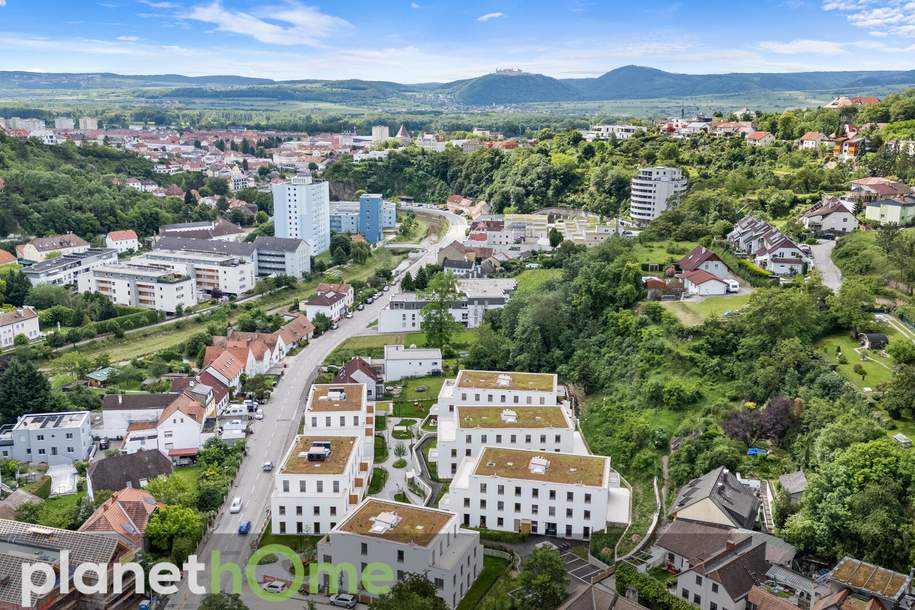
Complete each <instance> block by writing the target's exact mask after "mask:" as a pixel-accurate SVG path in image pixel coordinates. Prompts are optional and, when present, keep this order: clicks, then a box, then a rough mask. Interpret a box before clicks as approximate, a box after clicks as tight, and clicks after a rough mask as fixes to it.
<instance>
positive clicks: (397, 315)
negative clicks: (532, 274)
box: [378, 278, 516, 333]
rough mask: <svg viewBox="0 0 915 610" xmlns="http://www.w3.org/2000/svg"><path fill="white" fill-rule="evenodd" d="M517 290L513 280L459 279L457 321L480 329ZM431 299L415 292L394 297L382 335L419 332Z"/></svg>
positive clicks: (382, 318) (382, 321)
mask: <svg viewBox="0 0 915 610" xmlns="http://www.w3.org/2000/svg"><path fill="white" fill-rule="evenodd" d="M515 287H516V283H515V280H513V279H504V278H500V279H475V278H473V279H461V280H458V291H459V292H460V293H461V297H460V299H459V300H458V301H457V303H455V305H454V307H452V308H451V317H452V318H454V321H455V322H457V323H459V324H460V325H461V326H464V327H466V328H476V327H478V326H479V325H480V324H482V323H483V316H484V315H485V314H486V312H487V311H489V310H490V309H498V308H500V307H504V306H505V304H506V303H508V300H509V298H511V295H512V293H513V292H514V290H515ZM428 304H429V300H428V299H427V298H425V297H423V296H421V295H419V294H417V293H415V292H400V293H397V294H395V295H394V296H392V297H391V301H390V302H389V303H388V305H387V307H385V308H384V309H382V310H381V313H380V314H379V316H378V332H381V333H392V332H413V331H419V330H420V328H421V327H422V323H423V314H422V309H423V307H425V306H426V305H428Z"/></svg>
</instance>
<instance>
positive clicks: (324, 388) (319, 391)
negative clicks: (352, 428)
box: [307, 383, 365, 411]
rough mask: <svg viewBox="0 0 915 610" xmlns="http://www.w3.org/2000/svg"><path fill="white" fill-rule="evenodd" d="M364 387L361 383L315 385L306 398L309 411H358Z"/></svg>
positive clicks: (360, 407) (360, 406) (363, 394)
mask: <svg viewBox="0 0 915 610" xmlns="http://www.w3.org/2000/svg"><path fill="white" fill-rule="evenodd" d="M364 396H365V386H364V385H362V384H361V383H316V384H314V385H313V386H311V394H309V397H308V409H307V410H309V411H359V410H361V409H362V399H363V397H364Z"/></svg>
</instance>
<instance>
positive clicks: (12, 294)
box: [3, 271, 32, 307]
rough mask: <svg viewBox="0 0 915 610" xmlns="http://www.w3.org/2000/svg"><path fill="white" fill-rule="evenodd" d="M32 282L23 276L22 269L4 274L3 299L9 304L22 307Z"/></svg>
mask: <svg viewBox="0 0 915 610" xmlns="http://www.w3.org/2000/svg"><path fill="white" fill-rule="evenodd" d="M31 287H32V282H30V281H29V278H27V277H25V274H24V273H22V271H13V272H12V273H8V274H7V275H6V287H5V288H4V291H3V300H4V301H5V302H7V303H9V304H10V305H15V306H16V307H22V306H23V305H25V299H26V297H27V296H28V294H29V289H31Z"/></svg>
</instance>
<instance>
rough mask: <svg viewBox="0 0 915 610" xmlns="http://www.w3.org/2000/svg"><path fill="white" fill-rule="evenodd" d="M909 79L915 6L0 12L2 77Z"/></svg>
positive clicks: (861, 2) (222, 7)
mask: <svg viewBox="0 0 915 610" xmlns="http://www.w3.org/2000/svg"><path fill="white" fill-rule="evenodd" d="M629 64H636V65H642V66H650V67H654V68H660V69H663V70H668V71H671V72H683V73H690V74H708V73H723V72H797V71H804V70H852V69H854V70H880V69H906V70H910V69H915V0H673V1H671V0H636V1H631V0H627V1H621V0H549V1H543V0H459V1H455V0H335V1H332V2H331V1H320V0H313V1H312V0H0V70H28V71H38V72H116V73H121V74H162V73H178V74H187V75H192V76H200V75H208V74H237V75H243V76H254V77H263V78H272V79H276V80H292V79H307V78H316V79H343V78H362V79H367V80H391V81H397V82H405V83H418V82H445V81H451V80H456V79H460V78H469V77H473V76H478V75H480V74H485V73H488V72H492V71H494V70H496V69H498V68H520V69H522V70H525V71H528V72H535V73H541V74H547V75H550V76H554V77H557V78H580V77H588V76H598V75H600V74H603V73H605V72H607V71H609V70H612V69H613V68H617V67H620V66H624V65H629Z"/></svg>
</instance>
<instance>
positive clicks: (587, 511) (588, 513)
mask: <svg viewBox="0 0 915 610" xmlns="http://www.w3.org/2000/svg"><path fill="white" fill-rule="evenodd" d="M590 518H591V511H589V510H586V511H585V520H587V519H590Z"/></svg>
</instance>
